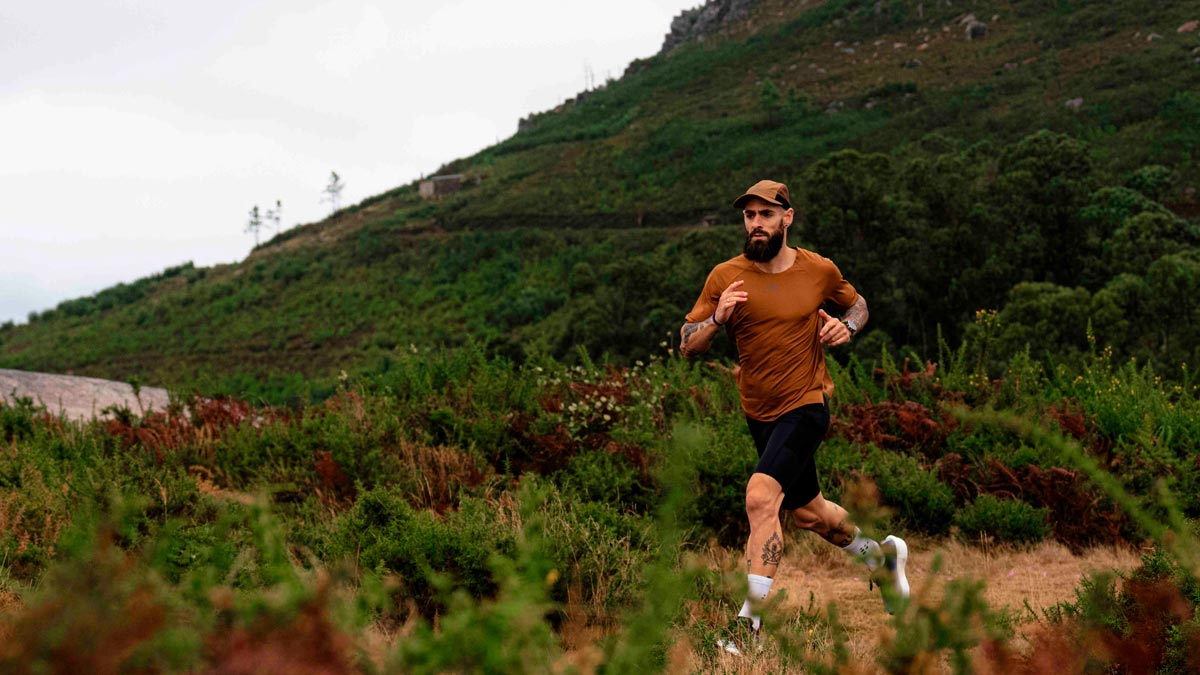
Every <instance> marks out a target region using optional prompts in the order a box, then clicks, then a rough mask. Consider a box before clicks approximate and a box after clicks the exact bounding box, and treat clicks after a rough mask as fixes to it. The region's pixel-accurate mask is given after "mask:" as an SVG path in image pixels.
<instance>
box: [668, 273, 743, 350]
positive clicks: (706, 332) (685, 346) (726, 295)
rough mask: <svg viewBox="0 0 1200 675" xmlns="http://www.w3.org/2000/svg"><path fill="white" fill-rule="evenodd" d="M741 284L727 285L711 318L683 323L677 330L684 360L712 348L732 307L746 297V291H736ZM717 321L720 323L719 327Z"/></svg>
mask: <svg viewBox="0 0 1200 675" xmlns="http://www.w3.org/2000/svg"><path fill="white" fill-rule="evenodd" d="M743 283H744V281H743V280H740V279H739V280H737V281H735V282H733V283H732V284H729V287H728V288H726V289H725V290H724V292H722V293H721V297H719V298H717V306H716V309H714V310H713V313H712V316H710V317H708V318H707V319H704V320H702V321H696V322H694V323H693V322H688V323H685V324H683V328H680V329H679V336H680V340H679V353H680V354H683V356H684V358H688V359H690V358H692V357H693V356H699V355H700V354H703V353H704V352H706V351H708V348H709V347H711V346H712V341H713V336H714V335H716V334H717V329H718V328H720V327H721V326H723V325H725V324H727V323H729V319H730V318H731V317H732V316H733V309H734V307H736V306H737V305H738V304H740V303H743V302H745V301H746V299H747V297H748V294H747V293H746V291H742V290H738V289H740V288H741V286H742V284H743ZM718 321H720V322H721V323H720V324H719V325H718V324H717V322H718Z"/></svg>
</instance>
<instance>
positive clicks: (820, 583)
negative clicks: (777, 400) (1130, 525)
mask: <svg viewBox="0 0 1200 675" xmlns="http://www.w3.org/2000/svg"><path fill="white" fill-rule="evenodd" d="M909 544H910V547H911V551H910V558H909V563H908V579H909V582H910V583H911V585H912V594H913V601H914V602H920V603H922V604H924V605H936V604H938V603H939V602H940V601H941V598H942V595H943V591H944V589H945V585H946V582H948V581H950V580H952V579H961V578H966V579H976V580H980V581H983V582H984V583H985V591H984V598H985V600H986V602H987V604H988V606H989V607H990V608H991V609H993V610H1005V611H1008V612H1009V613H1012V614H1014V615H1018V616H1021V617H1023V620H1022V621H1023V622H1021V623H1019V624H1018V625H1017V626H1016V631H1017V636H1016V638H1015V639H1014V641H1013V642H1012V643H1011V644H1012V646H1014V647H1016V648H1018V649H1021V648H1023V647H1024V646H1025V645H1027V644H1028V643H1027V642H1025V640H1024V637H1023V636H1027V635H1028V634H1029V632H1030V631H1032V630H1033V629H1034V628H1036V627H1037V626H1038V625H1039V624H1038V623H1037V622H1035V621H1033V620H1032V618H1031V617H1030V616H1029V610H1028V609H1026V607H1025V603H1026V602H1028V604H1029V606H1030V607H1032V608H1033V610H1034V611H1035V612H1037V613H1038V617H1037V618H1038V619H1039V620H1044V617H1042V616H1041V612H1042V610H1044V609H1046V608H1048V607H1052V606H1053V605H1055V604H1057V603H1059V602H1063V601H1070V600H1074V599H1075V589H1076V588H1078V587H1079V582H1080V580H1081V579H1082V578H1083V576H1084V575H1086V574H1088V573H1091V572H1099V571H1113V570H1116V571H1118V572H1126V571H1128V570H1131V569H1133V568H1134V567H1136V566H1137V565H1138V563H1139V561H1140V558H1139V554H1138V553H1137V552H1135V551H1130V550H1128V549H1093V550H1091V551H1088V552H1086V553H1084V554H1083V555H1082V556H1074V555H1072V554H1071V553H1070V551H1068V550H1067V549H1066V548H1065V547H1063V546H1062V545H1060V544H1057V543H1053V542H1050V543H1043V544H1041V545H1039V546H1037V547H1036V548H1032V549H1029V550H1014V549H992V550H988V549H984V548H981V547H978V546H966V545H964V544H961V543H958V542H952V541H942V542H924V541H921V540H917V539H914V540H910V541H909ZM735 553H736V552H733V551H725V552H724V555H725V556H727V559H725V560H715V561H714V562H715V563H716V564H717V565H718V566H719V567H721V568H722V569H723V570H725V571H726V572H731V571H733V570H735V569H737V566H738V563H739V562H740V561H739V560H735V559H734V557H735ZM737 557H739V558H740V554H738V555H737ZM938 557H940V566H941V571H940V572H939V573H937V574H936V575H935V574H933V573H932V570H933V567H934V560H935V558H938ZM775 589H784V590H786V591H787V598H786V600H785V601H784V603H783V604H782V607H781V609H782V610H783V613H784V615H785V616H789V615H794V614H798V613H799V612H801V611H805V610H807V609H808V607H809V602H810V595H809V593H810V592H811V593H812V596H811V598H812V605H813V607H814V608H815V610H816V611H817V612H819V613H821V614H822V616H823V615H824V612H825V608H826V607H827V606H828V605H829V603H831V602H832V603H835V604H836V605H837V609H838V618H839V621H840V622H841V623H842V625H843V626H845V628H846V630H847V633H848V634H849V638H850V641H849V647H850V651H851V653H852V655H853V658H854V661H855V662H857V663H858V664H859V665H861V666H864V667H865V668H866V672H875V669H876V668H877V665H876V662H875V659H876V655H877V654H878V653H879V647H880V645H881V644H883V643H884V642H885V641H887V640H890V639H891V638H892V637H893V636H894V630H893V629H892V628H891V626H890V625H889V624H890V617H889V616H888V614H887V613H886V612H884V611H883V603H882V601H881V600H880V596H879V591H878V590H875V591H873V592H872V591H869V590H868V589H867V577H866V569H865V567H862V566H861V565H858V564H856V563H854V562H852V561H851V560H850V559H849V558H848V557H847V556H845V555H844V554H842V553H841V551H837V550H834V549H833V548H832V547H830V546H829V545H828V544H825V543H824V542H821V541H819V540H817V539H816V537H801V538H800V540H799V541H796V543H795V545H794V546H792V547H791V548H790V549H789V552H788V556H787V557H785V559H784V564H783V566H782V567H781V568H780V572H779V575H778V577H776V581H775V584H774V587H773V588H772V593H774V592H775ZM736 610H737V608H735V607H734V608H730V612H731V613H732V612H736ZM682 662H683V663H679V664H678V665H682V666H684V667H683V668H682V670H675V669H673V670H675V672H700V671H703V670H704V669H705V667H704V665H703V664H704V661H703V660H702V659H701V658H700V657H699V656H698V655H696V654H695V653H691V654H689V656H688V657H685V658H684V659H682ZM685 664H686V665H685ZM943 665H946V664H943ZM697 669H699V670H697ZM943 670H944V671H945V672H950V670H949V668H948V666H947V667H946V668H943ZM717 672H722V673H729V674H730V675H732V674H743V673H744V674H754V675H764V674H766V673H778V672H781V670H780V664H779V663H778V662H777V661H776V660H775V659H774V658H771V657H770V656H769V655H763V657H761V658H751V659H745V660H742V659H738V658H736V657H728V658H725V657H721V658H720V665H719V667H718V671H717Z"/></svg>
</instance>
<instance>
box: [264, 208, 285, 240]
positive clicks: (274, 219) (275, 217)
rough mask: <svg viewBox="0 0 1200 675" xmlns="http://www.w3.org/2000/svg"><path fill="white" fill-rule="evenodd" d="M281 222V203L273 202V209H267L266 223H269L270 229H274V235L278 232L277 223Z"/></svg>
mask: <svg viewBox="0 0 1200 675" xmlns="http://www.w3.org/2000/svg"><path fill="white" fill-rule="evenodd" d="M282 220H283V202H282V201H281V200H279V199H276V200H275V208H273V209H267V222H269V223H271V227H274V228H275V233H276V234H278V233H279V232H280V227H279V223H280V221H282Z"/></svg>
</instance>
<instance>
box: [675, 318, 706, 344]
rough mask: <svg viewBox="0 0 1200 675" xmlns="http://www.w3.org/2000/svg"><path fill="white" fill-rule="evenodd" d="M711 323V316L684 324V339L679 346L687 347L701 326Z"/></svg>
mask: <svg viewBox="0 0 1200 675" xmlns="http://www.w3.org/2000/svg"><path fill="white" fill-rule="evenodd" d="M710 323H712V317H711V316H710V317H709V318H707V319H705V320H703V321H697V322H695V323H691V322H689V323H685V324H683V333H682V335H683V339H682V340H681V341H680V343H679V348H680V349H687V345H688V342H690V341H691V340H692V336H693V335H695V334H696V333H697V332H699V330H700V329H701V328H704V327H705V326H707V325H708V324H710Z"/></svg>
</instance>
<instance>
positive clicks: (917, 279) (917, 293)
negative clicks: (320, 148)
mask: <svg viewBox="0 0 1200 675" xmlns="http://www.w3.org/2000/svg"><path fill="white" fill-rule="evenodd" d="M718 4H719V3H718ZM739 4H740V5H744V4H745V3H739ZM747 11H748V12H749V15H748V17H747V18H746V19H745V20H740V21H732V22H729V23H727V24H725V25H724V26H723V27H721V28H720V29H719V30H717V32H715V33H713V34H711V35H707V36H705V38H704V39H703V40H701V41H697V40H692V41H690V42H684V43H683V44H680V45H677V46H675V47H673V48H672V49H669V50H666V51H664V52H663V53H660V54H658V55H656V56H654V57H651V58H648V59H645V60H640V61H636V62H634V63H633V64H631V65H630V66H629V68H628V69H627V70H626V72H625V74H624V75H623V76H622V77H621V78H620V79H618V80H615V81H610V82H608V83H606V84H605V85H604V86H603V87H601V88H598V89H596V90H593V91H588V92H583V93H582V94H580V95H579V96H577V97H575V98H574V99H572V100H570V101H567V102H564V103H563V104H562V105H561V106H558V107H557V108H555V109H554V110H550V111H545V112H542V113H538V114H534V115H531V116H530V117H529V118H527V119H526V120H523V122H522V124H521V130H520V131H519V132H518V133H517V134H516V135H514V136H513V137H511V138H509V139H507V140H505V141H503V142H501V143H499V144H497V145H495V146H493V147H490V148H487V149H485V150H484V151H482V152H480V153H478V154H476V155H474V156H472V157H467V158H462V159H458V160H455V161H453V162H450V163H448V164H447V165H445V166H443V167H440V168H439V170H438V172H437V173H461V174H463V176H464V177H465V186H466V187H465V188H464V189H463V190H461V191H460V192H457V193H455V194H452V195H447V196H444V197H441V198H439V199H437V200H425V199H422V198H421V197H420V196H419V194H418V190H417V186H416V185H415V184H410V185H405V186H400V187H398V188H396V189H394V190H391V191H389V192H387V193H384V194H381V195H377V196H375V197H372V198H369V199H367V200H364V201H363V202H362V203H360V204H358V205H355V206H353V207H350V208H347V209H343V210H342V211H340V212H338V213H337V214H335V215H334V216H332V217H331V218H329V219H328V220H325V221H323V222H320V223H314V224H311V225H306V226H303V227H300V228H297V229H294V230H291V231H288V232H284V233H282V234H280V235H278V236H276V237H275V238H274V239H272V240H270V241H268V242H266V243H264V244H263V245H261V246H259V247H258V248H256V249H255V250H254V251H253V252H252V253H251V255H250V256H248V257H247V259H246V260H244V261H243V262H241V263H239V264H237V265H228V266H218V267H214V268H208V269H200V268H195V267H193V266H191V265H184V266H181V267H177V268H172V269H168V270H165V271H164V272H162V273H161V274H158V275H155V276H153V277H149V278H146V279H141V280H138V281H134V282H131V283H128V284H121V285H118V286H116V287H113V288H110V289H107V290H105V291H102V292H100V293H98V294H96V295H95V296H91V297H86V298H80V299H76V300H71V301H67V302H64V303H61V304H60V305H59V306H58V307H56V308H54V309H51V310H47V311H45V312H42V313H40V314H38V315H36V316H31V317H30V318H31V320H30V322H29V323H28V324H26V325H21V326H11V325H8V326H4V327H2V328H0V367H5V368H20V369H32V370H44V371H56V372H72V373H76V374H84V375H94V376H102V377H109V378H116V379H128V378H131V377H134V376H138V377H141V378H142V379H143V380H144V381H149V382H156V383H164V384H168V385H173V386H183V385H195V386H201V387H202V388H204V389H207V390H229V391H237V392H240V393H248V394H264V395H268V396H269V397H270V398H273V399H281V398H289V397H299V398H307V397H312V396H317V397H319V396H321V395H323V393H327V392H328V391H329V390H331V389H332V387H333V383H334V378H335V377H336V376H337V375H338V373H339V372H340V371H343V370H349V371H350V372H355V371H372V372H378V371H386V370H387V369H388V368H389V367H390V364H391V363H392V362H393V361H394V359H395V355H396V350H410V349H417V348H426V347H433V346H447V347H456V346H461V345H464V344H467V343H475V344H478V345H481V346H482V347H484V348H486V349H487V350H488V351H490V352H493V353H496V354H500V355H504V356H509V357H511V358H514V359H526V358H529V357H531V356H535V355H539V354H548V355H551V356H555V357H559V358H568V359H570V358H573V355H574V354H576V350H577V349H579V348H584V349H586V350H587V351H589V352H591V353H593V354H599V353H605V352H607V353H609V354H610V355H611V356H612V358H614V359H616V360H619V361H626V362H631V361H632V360H635V359H638V358H645V356H646V355H648V354H651V353H654V352H658V351H661V350H662V349H664V347H666V348H669V347H670V345H671V343H672V341H673V339H674V336H675V334H676V331H677V329H678V325H679V322H680V319H681V317H682V314H683V312H684V311H685V310H686V309H687V308H688V307H689V306H690V304H691V302H692V301H693V300H694V296H695V293H697V292H698V289H699V288H700V286H701V284H702V282H703V279H704V276H705V274H706V273H707V271H708V269H709V268H710V267H711V266H712V265H713V264H714V263H715V262H718V261H720V260H723V259H726V258H728V257H730V256H731V255H733V254H735V253H736V252H737V250H738V245H739V242H740V240H741V234H740V227H739V226H738V225H736V224H735V223H737V220H738V215H737V213H736V212H735V211H734V210H733V209H732V208H730V207H729V206H728V202H729V199H730V197H732V196H734V195H736V194H738V193H739V192H740V190H742V189H743V188H744V187H745V186H746V185H748V184H749V183H751V182H753V181H754V180H756V179H757V178H759V177H762V176H768V175H769V176H773V177H777V178H779V179H782V180H785V181H788V182H789V183H790V184H792V185H793V188H794V192H795V193H796V196H797V200H796V201H797V203H798V205H799V206H800V208H801V210H802V211H803V212H804V214H805V216H806V224H805V226H804V227H803V228H802V229H801V230H800V233H799V234H800V240H801V241H799V242H797V241H795V239H794V238H793V240H792V243H793V244H795V243H799V244H801V245H805V246H807V247H810V248H813V249H814V250H818V251H820V252H821V253H823V254H825V255H827V256H829V257H831V258H833V259H834V260H836V261H838V262H839V264H840V265H841V266H842V268H843V271H844V272H845V273H846V274H847V276H848V277H850V278H851V280H852V281H854V282H855V283H856V285H857V286H859V287H860V288H861V289H862V290H863V291H864V295H865V296H866V297H867V298H868V299H869V300H870V301H871V303H872V310H873V311H872V325H873V330H872V331H870V332H868V333H867V334H866V335H864V336H863V338H862V339H860V340H859V341H858V344H857V346H856V349H858V350H859V351H860V352H862V353H870V354H877V353H878V351H879V349H880V348H881V347H884V346H888V347H893V348H912V349H913V350H915V352H916V353H917V354H918V355H921V356H930V355H933V354H935V353H936V352H937V350H938V349H939V348H940V347H943V346H944V345H943V344H942V342H944V343H945V345H949V346H953V345H955V344H957V343H958V341H959V339H960V338H961V337H962V336H964V335H966V334H967V333H970V332H972V331H973V332H974V333H976V334H981V335H985V336H986V337H987V340H984V342H985V343H989V344H991V353H990V354H988V355H987V356H986V358H992V359H995V360H996V362H997V363H999V362H1001V361H1002V360H1003V359H1005V358H1007V357H1008V356H1010V355H1011V354H1012V353H1015V352H1018V351H1020V350H1021V349H1024V348H1025V347H1026V345H1032V349H1033V350H1034V351H1035V356H1037V357H1041V356H1044V355H1047V352H1050V355H1052V356H1054V357H1055V358H1066V359H1070V358H1073V357H1074V355H1078V354H1080V353H1082V352H1084V351H1086V350H1087V349H1088V348H1089V345H1090V344H1091V342H1090V341H1091V340H1092V339H1093V338H1099V339H1100V340H1101V341H1102V342H1103V343H1104V344H1108V345H1112V346H1114V347H1115V348H1116V349H1117V350H1118V351H1119V352H1120V354H1121V355H1130V356H1136V357H1138V358H1142V359H1144V360H1147V361H1153V362H1155V363H1156V365H1158V366H1159V367H1160V368H1161V369H1163V370H1165V371H1170V372H1173V371H1174V370H1175V369H1177V368H1178V365H1179V363H1180V362H1182V361H1187V360H1192V362H1194V361H1195V359H1196V358H1197V357H1200V353H1198V352H1197V348H1198V346H1200V335H1198V334H1197V331H1200V326H1195V325H1194V320H1193V315H1194V313H1195V307H1194V301H1193V300H1192V298H1194V297H1195V291H1197V290H1200V289H1198V288H1196V286H1197V285H1198V284H1200V281H1198V280H1200V255H1198V254H1197V252H1196V244H1197V242H1198V241H1200V236H1198V234H1197V228H1196V223H1195V220H1194V219H1195V216H1196V215H1197V213H1200V206H1198V202H1197V200H1196V195H1195V186H1196V184H1197V183H1198V182H1200V172H1198V168H1197V167H1198V166H1200V165H1198V164H1197V157H1198V154H1197V153H1198V152H1200V131H1198V130H1200V95H1197V94H1196V93H1195V92H1196V91H1198V90H1200V62H1198V59H1200V52H1197V50H1198V49H1200V33H1197V32H1195V31H1194V30H1192V31H1190V32H1189V30H1188V26H1189V25H1191V24H1190V23H1189V22H1191V21H1193V20H1194V19H1197V18H1200V16H1193V14H1200V12H1196V11H1194V8H1190V7H1188V6H1186V5H1183V4H1179V3H1157V2H1150V1H1142V0H1133V1H1123V2H1098V1H1094V2H1088V1H1084V0H1062V1H1060V2H1057V3H1042V2H1036V3H1035V2H973V3H947V2H941V1H930V2H915V3H913V2H898V1H893V2H861V1H852V0H830V1H828V2H824V3H821V2H801V3H788V2H782V1H777V0H760V1H759V2H757V3H750V5H749V8H748V10H747ZM1189 219H1191V220H1189ZM939 335H940V338H939ZM989 341H990V342H989ZM663 343H666V345H664V344H663ZM728 353H729V352H728V349H727V346H726V354H727V355H728ZM981 358H984V357H981ZM314 378H315V379H314ZM314 382H319V383H320V382H323V383H324V384H314ZM314 387H315V388H316V390H315V391H314Z"/></svg>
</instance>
